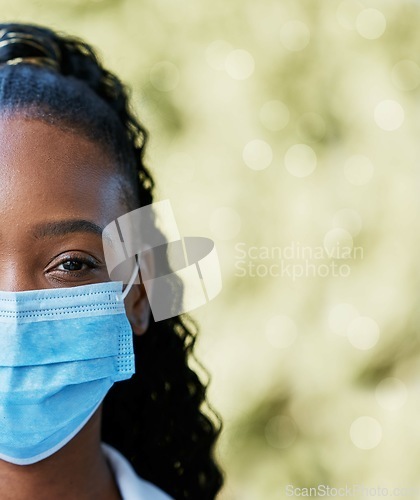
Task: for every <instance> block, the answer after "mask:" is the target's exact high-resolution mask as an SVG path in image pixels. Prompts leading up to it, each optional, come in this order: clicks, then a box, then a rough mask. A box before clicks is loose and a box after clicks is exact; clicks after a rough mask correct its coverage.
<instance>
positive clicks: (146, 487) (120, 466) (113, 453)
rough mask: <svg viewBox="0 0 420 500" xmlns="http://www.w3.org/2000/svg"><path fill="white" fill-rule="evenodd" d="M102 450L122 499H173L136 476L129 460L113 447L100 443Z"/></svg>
mask: <svg viewBox="0 0 420 500" xmlns="http://www.w3.org/2000/svg"><path fill="white" fill-rule="evenodd" d="M102 450H103V452H104V454H105V457H106V458H107V459H108V462H109V464H110V466H111V468H112V470H113V472H114V475H115V480H116V481H117V485H118V488H119V490H120V494H121V497H122V499H123V500H173V498H172V497H170V496H169V495H167V494H166V493H165V492H163V491H162V490H161V489H160V488H158V487H157V486H156V485H154V484H153V483H151V482H149V481H146V480H145V479H143V478H141V477H140V476H138V475H137V474H136V472H135V471H134V469H133V467H132V465H131V464H130V462H129V461H128V460H127V459H126V458H125V457H124V456H123V455H121V453H120V452H119V451H117V450H116V449H115V448H113V447H112V446H110V445H109V444H106V443H102Z"/></svg>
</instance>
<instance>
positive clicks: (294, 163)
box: [284, 144, 317, 177]
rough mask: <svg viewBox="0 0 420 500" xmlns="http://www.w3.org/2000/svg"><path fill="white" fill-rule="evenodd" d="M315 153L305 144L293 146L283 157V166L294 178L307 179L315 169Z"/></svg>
mask: <svg viewBox="0 0 420 500" xmlns="http://www.w3.org/2000/svg"><path fill="white" fill-rule="evenodd" d="M316 163H317V158H316V154H315V151H314V150H313V149H312V148H311V147H310V146H308V145H307V144H295V145H294V146H291V147H290V148H289V149H288V150H287V151H286V154H285V155H284V164H285V166H286V169H287V170H288V172H289V173H291V174H292V175H294V176H295V177H307V176H308V175H310V174H311V173H312V172H313V171H314V170H315V168H316Z"/></svg>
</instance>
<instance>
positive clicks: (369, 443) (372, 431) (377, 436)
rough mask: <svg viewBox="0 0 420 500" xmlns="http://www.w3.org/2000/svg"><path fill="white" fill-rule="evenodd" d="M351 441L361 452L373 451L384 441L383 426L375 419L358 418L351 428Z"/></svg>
mask: <svg viewBox="0 0 420 500" xmlns="http://www.w3.org/2000/svg"><path fill="white" fill-rule="evenodd" d="M350 439H351V440H352V442H353V444H354V445H355V446H356V447H357V448H360V449H361V450H371V449H373V448H375V447H376V446H378V444H379V443H380V442H381V440H382V427H381V424H380V423H379V422H378V421H377V420H376V419H375V418H373V417H368V416H363V417H359V418H356V420H354V421H353V423H352V424H351V426H350Z"/></svg>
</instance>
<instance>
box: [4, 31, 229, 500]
mask: <svg viewBox="0 0 420 500" xmlns="http://www.w3.org/2000/svg"><path fill="white" fill-rule="evenodd" d="M13 33H19V34H23V35H24V37H25V35H26V37H27V39H29V40H32V41H34V40H35V43H25V41H22V42H21V43H19V42H17V43H13V44H0V114H7V113H14V112H16V111H19V112H20V113H23V114H27V115H28V116H31V117H36V118H39V119H41V120H45V121H47V122H48V123H52V124H55V125H56V126H59V127H67V128H73V129H76V130H79V131H82V132H83V133H85V134H87V135H88V136H89V137H91V138H92V139H94V140H97V141H100V143H101V144H103V146H104V147H107V148H108V150H109V151H110V153H112V154H113V155H114V157H115V158H116V160H117V163H118V165H119V166H120V168H122V169H123V170H124V173H125V178H126V179H127V186H126V188H125V193H124V195H125V201H126V203H127V206H128V207H129V208H130V209H134V208H137V207H139V206H144V205H148V204H150V203H152V201H153V188H154V182H153V179H152V177H151V175H150V172H149V171H148V169H147V168H146V166H145V165H144V148H145V145H146V142H147V132H146V130H145V128H144V127H143V126H142V125H141V124H140V123H139V121H138V120H137V119H136V117H135V116H134V113H133V112H132V111H131V109H130V106H129V94H128V90H127V88H126V87H125V86H124V85H123V84H122V83H121V81H120V80H119V79H118V78H117V77H116V76H115V75H114V74H113V73H111V72H109V71H107V70H106V69H105V68H104V67H103V65H102V64H101V63H100V61H99V60H98V57H97V55H96V53H95V51H94V50H93V49H92V47H91V46H90V45H88V44H86V43H85V42H83V41H82V40H79V39H77V38H75V37H70V36H68V35H65V34H61V33H58V32H54V31H53V30H50V29H48V28H45V27H42V26H36V25H29V24H21V23H9V24H0V41H1V40H2V39H5V38H7V37H10V36H14V35H13ZM28 57H29V58H31V61H32V63H29V64H24V63H20V64H11V63H15V62H18V61H19V58H28ZM36 58H39V62H40V64H39V65H37V64H33V62H34V59H36ZM35 62H36V61H35ZM177 293H178V294H180V293H182V287H181V286H180V287H179V290H177ZM196 334H197V328H196V325H195V324H194V322H193V321H192V320H191V318H189V317H188V316H177V317H174V318H170V319H167V320H165V321H161V322H159V323H155V322H154V321H153V317H152V316H151V317H150V326H149V328H148V330H147V332H146V333H144V334H143V335H140V336H137V335H135V336H134V351H135V358H136V373H135V375H134V376H133V377H132V378H131V379H129V380H126V381H122V382H118V383H117V384H115V385H114V386H113V387H112V389H111V390H110V392H109V393H108V395H107V396H106V398H105V401H104V405H103V414H102V439H103V440H104V441H105V442H107V443H109V444H111V445H112V446H114V447H115V448H117V449H118V450H119V451H120V452H121V453H122V454H123V455H125V456H126V457H127V459H128V460H129V461H130V462H131V464H132V465H133V467H134V469H135V470H136V471H137V473H138V474H139V475H140V476H142V477H143V478H145V479H147V480H149V481H151V482H153V483H154V484H156V485H158V486H159V487H160V488H162V489H163V490H164V491H166V492H167V493H169V494H170V495H171V496H173V497H174V498H175V499H194V500H206V499H213V498H215V496H216V494H217V492H218V491H219V490H220V488H221V486H222V483H223V473H222V471H221V469H220V467H219V465H218V464H217V461H216V459H215V457H214V452H215V449H214V446H215V443H216V440H217V438H218V436H219V434H220V431H221V427H222V423H221V419H220V417H219V416H218V415H217V413H216V412H214V410H212V409H211V407H210V406H209V405H208V404H207V401H206V388H207V384H208V381H207V382H205V383H203V382H202V381H201V380H200V378H199V376H198V375H197V373H196V372H195V371H194V370H193V369H192V368H191V367H190V366H189V361H190V360H195V358H194V354H193V348H194V343H195V340H196ZM196 364H197V366H198V367H201V365H200V364H199V363H198V362H196ZM201 368H202V367H201ZM202 371H203V373H204V374H206V376H208V374H207V372H206V371H205V370H204V369H202ZM203 405H204V407H203Z"/></svg>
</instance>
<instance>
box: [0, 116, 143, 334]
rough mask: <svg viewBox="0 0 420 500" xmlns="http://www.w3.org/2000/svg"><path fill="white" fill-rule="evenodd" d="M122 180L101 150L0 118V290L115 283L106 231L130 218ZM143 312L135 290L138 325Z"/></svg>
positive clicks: (129, 306)
mask: <svg viewBox="0 0 420 500" xmlns="http://www.w3.org/2000/svg"><path fill="white" fill-rule="evenodd" d="M121 181H122V179H121V174H119V173H118V171H117V168H116V166H115V164H114V163H113V161H112V159H111V158H110V157H109V155H107V154H106V152H105V151H104V150H103V148H102V147H101V146H100V145H99V144H96V143H94V142H92V141H90V140H87V139H85V138H84V137H83V136H81V135H79V134H76V133H71V132H68V131H63V130H61V129H59V128H56V127H54V126H52V125H49V124H46V123H43V122H41V121H39V120H35V119H34V120H30V119H25V118H22V117H18V116H15V117H13V118H10V117H9V118H0V290H5V291H20V290H32V289H41V288H55V287H70V286H76V285H85V284H88V283H94V282H101V281H109V275H108V272H107V269H106V265H105V260H104V253H103V247H102V237H101V230H102V229H103V228H104V227H105V226H106V225H107V224H108V223H109V222H111V221H112V220H114V219H115V218H117V217H119V216H120V215H122V214H123V213H125V212H126V211H127V208H126V206H125V205H124V203H123V200H122V196H121V194H122V191H121ZM140 295H141V296H140ZM141 307H145V304H144V297H143V295H142V292H141V291H140V287H133V289H132V291H130V293H129V295H128V297H127V298H126V310H127V315H128V317H129V319H130V321H132V323H133V322H134V323H136V318H138V317H139V316H138V314H141V311H140V310H137V311H136V310H135V309H136V308H141ZM142 317H144V314H143V315H142ZM133 326H136V325H133ZM137 326H138V325H137ZM140 330H142V329H141V328H140ZM137 333H142V332H137Z"/></svg>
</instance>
